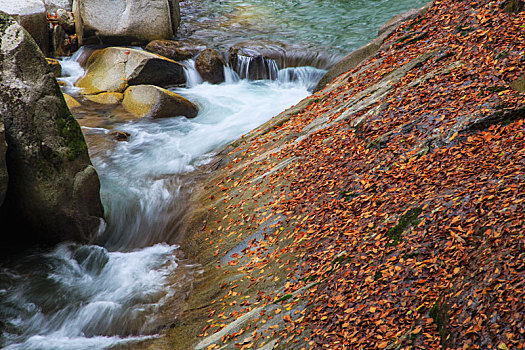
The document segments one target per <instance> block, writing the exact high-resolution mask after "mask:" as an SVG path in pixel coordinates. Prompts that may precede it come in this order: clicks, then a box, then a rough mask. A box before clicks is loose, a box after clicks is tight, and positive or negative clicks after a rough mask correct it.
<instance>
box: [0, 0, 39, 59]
mask: <svg viewBox="0 0 525 350" xmlns="http://www.w3.org/2000/svg"><path fill="white" fill-rule="evenodd" d="M0 11H2V12H5V13H7V14H8V15H11V16H12V17H13V18H14V19H15V20H16V21H17V22H18V23H20V25H21V26H22V27H24V28H25V29H26V30H27V31H28V32H29V34H31V36H32V37H33V39H34V40H35V41H36V43H37V45H38V47H40V50H42V52H43V53H44V55H48V54H49V33H48V23H47V13H46V8H45V6H44V3H43V2H42V0H0Z"/></svg>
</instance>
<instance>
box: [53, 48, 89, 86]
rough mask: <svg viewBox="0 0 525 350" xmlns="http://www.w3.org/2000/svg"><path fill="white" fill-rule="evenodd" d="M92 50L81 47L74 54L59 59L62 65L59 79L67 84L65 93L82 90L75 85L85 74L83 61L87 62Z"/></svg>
mask: <svg viewBox="0 0 525 350" xmlns="http://www.w3.org/2000/svg"><path fill="white" fill-rule="evenodd" d="M92 52H93V50H92V49H90V48H85V47H81V48H80V49H79V50H78V51H77V52H75V54H74V55H73V56H71V57H65V58H63V59H61V60H59V62H60V65H61V66H62V77H60V78H58V79H57V80H58V81H62V82H64V83H65V84H66V85H65V87H64V92H65V93H68V94H75V93H77V92H79V91H80V88H77V87H75V83H76V82H77V80H78V79H80V78H81V77H82V76H83V75H84V74H85V70H84V68H83V67H82V64H81V63H82V62H83V63H85V62H86V61H87V58H88V57H89V55H91V53H92Z"/></svg>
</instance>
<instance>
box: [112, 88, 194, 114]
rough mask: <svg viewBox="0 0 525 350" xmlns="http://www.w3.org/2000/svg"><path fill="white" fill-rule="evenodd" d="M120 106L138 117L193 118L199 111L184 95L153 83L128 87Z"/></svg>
mask: <svg viewBox="0 0 525 350" xmlns="http://www.w3.org/2000/svg"><path fill="white" fill-rule="evenodd" d="M122 106H124V108H125V109H126V110H127V111H128V112H129V113H131V114H133V115H135V116H137V117H139V118H142V117H151V118H168V117H176V116H184V117H188V118H193V117H196V116H197V113H198V112H199V108H198V107H197V106H196V105H195V104H194V103H192V102H190V101H188V100H187V99H185V98H184V97H182V96H180V95H178V94H176V93H174V92H171V91H169V90H166V89H163V88H160V87H158V86H153V85H137V86H131V87H129V88H128V89H127V90H126V91H125V92H124V100H123V101H122Z"/></svg>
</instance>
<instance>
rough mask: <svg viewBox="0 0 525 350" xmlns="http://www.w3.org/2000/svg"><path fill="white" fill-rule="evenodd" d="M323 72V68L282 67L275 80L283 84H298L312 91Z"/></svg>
mask: <svg viewBox="0 0 525 350" xmlns="http://www.w3.org/2000/svg"><path fill="white" fill-rule="evenodd" d="M324 74H325V71H324V70H320V69H317V68H313V67H295V68H284V69H281V70H279V74H278V77H277V80H278V81H279V82H280V83H283V84H288V83H296V84H300V85H303V86H305V87H306V89H307V90H308V91H312V90H313V89H314V88H315V86H316V85H317V83H318V82H319V80H321V78H322V77H323V75H324Z"/></svg>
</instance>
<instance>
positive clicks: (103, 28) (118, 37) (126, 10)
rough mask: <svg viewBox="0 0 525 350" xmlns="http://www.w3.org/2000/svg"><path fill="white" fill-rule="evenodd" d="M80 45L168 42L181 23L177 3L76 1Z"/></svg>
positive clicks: (173, 0)
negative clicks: (159, 40) (161, 40)
mask: <svg viewBox="0 0 525 350" xmlns="http://www.w3.org/2000/svg"><path fill="white" fill-rule="evenodd" d="M73 12H74V14H75V19H76V32H77V34H78V36H79V44H80V45H86V44H101V43H103V44H119V45H123V44H145V43H148V42H150V41H152V40H155V39H171V38H173V36H174V35H175V34H176V33H177V29H178V27H179V22H180V9H179V1H178V0H122V1H114V0H78V1H75V2H74V4H73Z"/></svg>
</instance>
